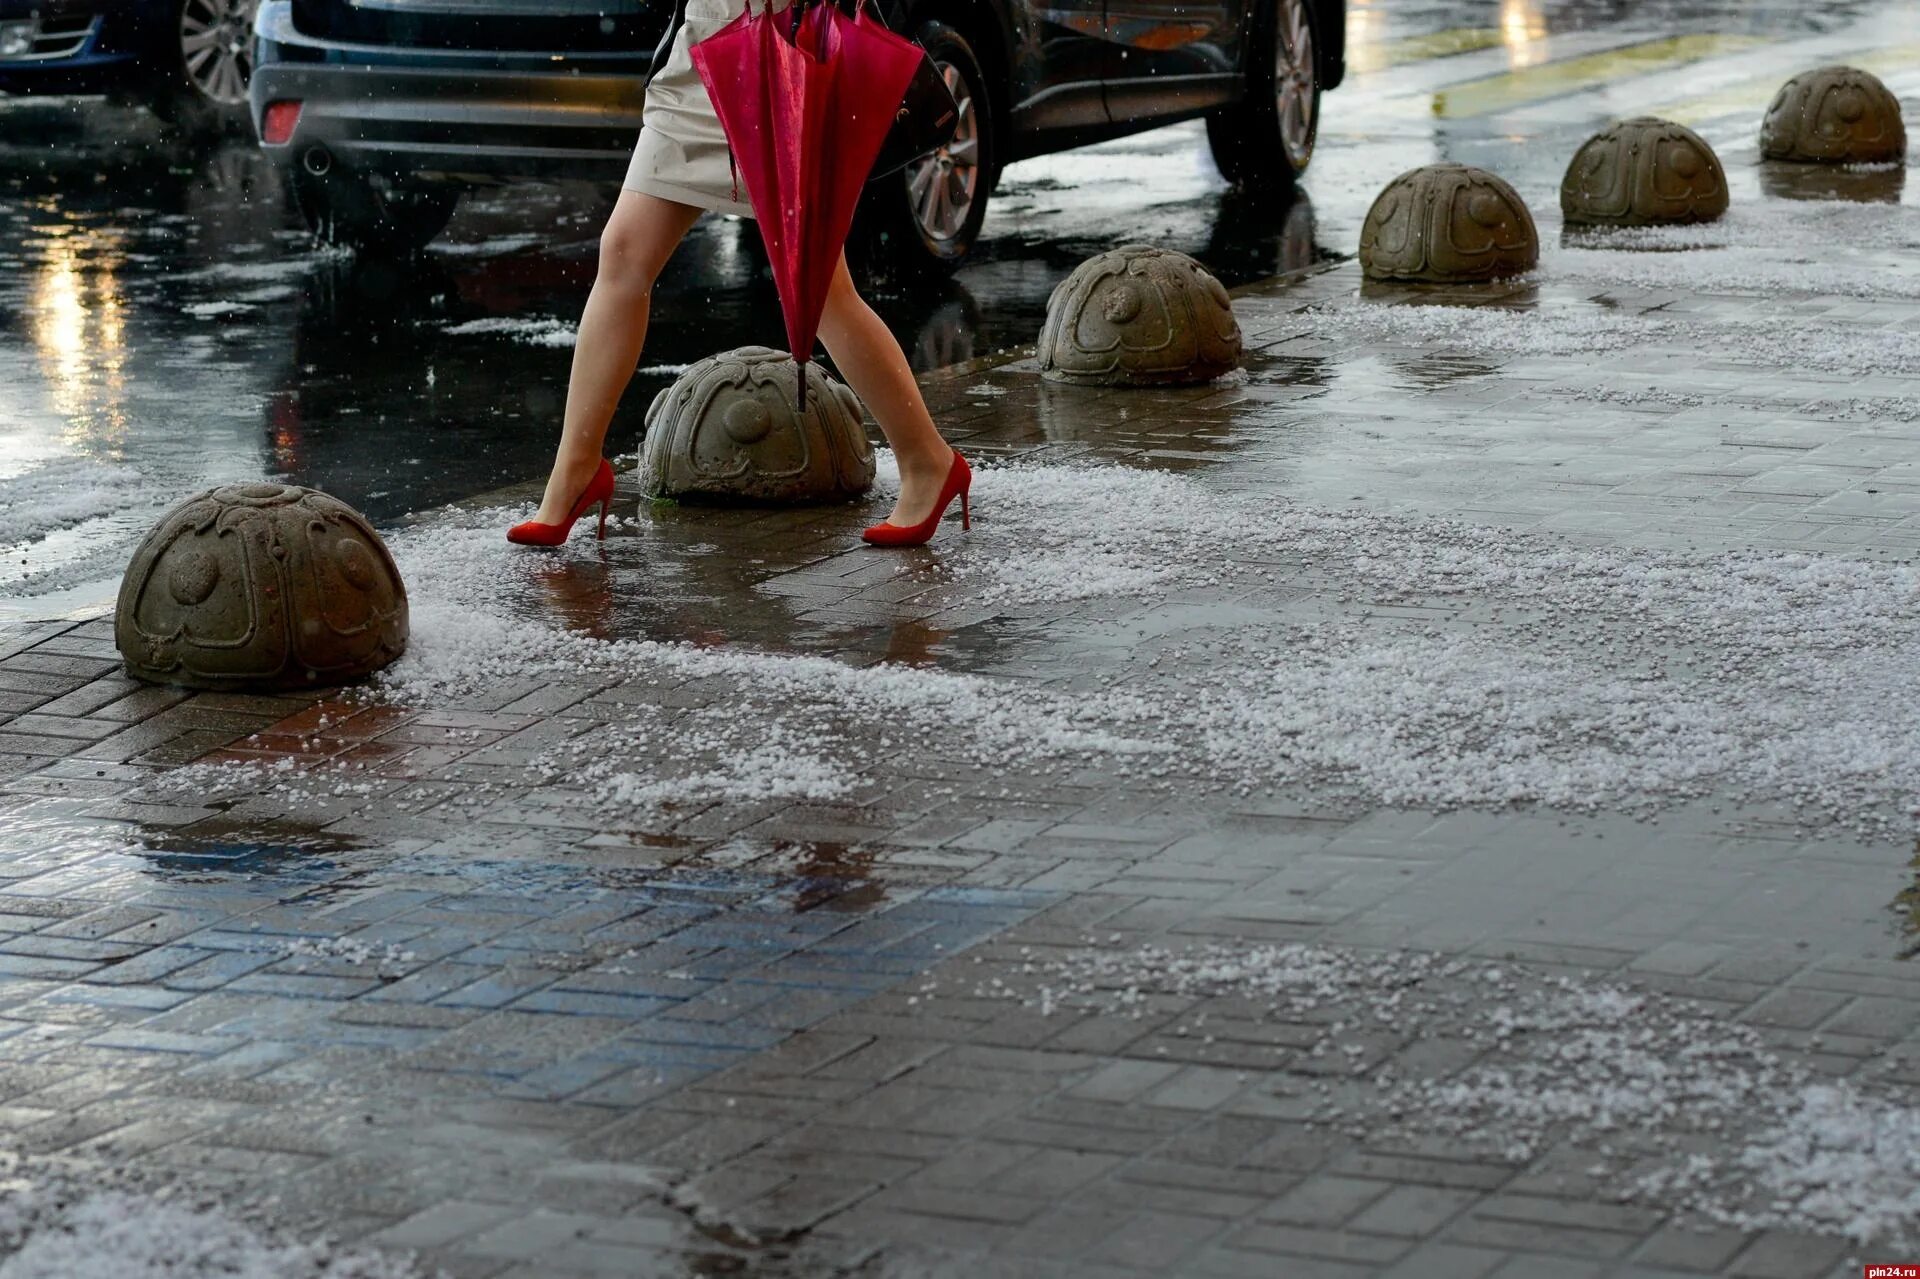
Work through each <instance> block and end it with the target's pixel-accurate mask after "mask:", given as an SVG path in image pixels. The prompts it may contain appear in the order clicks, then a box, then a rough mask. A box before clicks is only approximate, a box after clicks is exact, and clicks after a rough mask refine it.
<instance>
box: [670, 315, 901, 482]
mask: <svg viewBox="0 0 1920 1279" xmlns="http://www.w3.org/2000/svg"><path fill="white" fill-rule="evenodd" d="M795 367H796V365H795V364H794V362H793V359H792V357H790V356H789V355H788V354H787V353H786V352H785V351H773V350H769V349H768V348H766V347H764V346H744V347H741V348H740V349H738V350H735V351H727V352H724V353H722V354H720V355H710V356H708V357H707V358H706V359H704V360H701V361H700V362H699V363H698V364H695V365H694V366H693V367H691V368H689V369H688V370H687V371H686V372H685V373H683V374H681V375H680V377H679V379H678V380H676V381H675V382H674V384H673V385H672V386H670V387H668V388H667V389H666V390H664V391H662V392H660V394H658V395H656V396H655V397H654V399H653V404H652V405H651V406H650V407H649V408H648V409H647V431H646V438H645V439H644V440H643V441H642V443H641V445H640V467H639V472H638V474H639V477H640V490H641V491H642V492H643V493H646V494H647V495H648V496H649V497H714V498H741V499H746V500H750V501H760V502H819V501H828V500H832V499H836V498H849V497H857V496H858V495H859V494H861V493H864V492H866V491H867V490H868V489H869V488H871V487H872V485H873V473H874V470H873V446H872V445H871V444H870V443H868V441H867V432H866V427H865V426H864V425H863V423H862V419H861V413H860V401H859V399H858V398H856V397H855V395H854V393H853V392H852V391H850V390H848V389H847V388H846V387H845V386H842V385H841V384H840V383H839V382H836V381H834V380H833V378H831V377H829V376H828V375H827V373H826V372H825V371H824V370H823V369H821V368H820V366H819V365H817V364H808V365H807V366H806V368H807V406H806V409H805V411H804V412H796V411H795V408H794V400H795V398H796V397H795V394H794V392H795V390H796V389H797V388H796V387H795V384H794V369H795Z"/></svg>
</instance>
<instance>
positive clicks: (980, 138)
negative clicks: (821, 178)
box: [853, 19, 998, 279]
mask: <svg viewBox="0 0 1920 1279" xmlns="http://www.w3.org/2000/svg"><path fill="white" fill-rule="evenodd" d="M912 38H913V39H914V40H916V41H917V42H918V43H919V44H920V45H921V47H923V48H924V49H926V51H927V53H928V55H929V56H930V57H932V58H933V61H934V64H935V65H936V66H938V67H939V68H940V70H941V72H942V73H943V74H944V75H945V76H946V78H947V84H948V86H949V87H951V88H952V89H953V96H954V98H955V100H957V101H958V102H959V104H960V123H959V127H958V129H957V130H956V131H955V134H954V140H953V142H952V143H951V144H949V145H948V146H945V147H942V148H941V149H940V150H939V151H937V152H935V153H934V154H933V155H932V156H929V157H927V158H926V159H924V160H918V161H915V162H914V163H913V164H910V165H908V166H907V167H906V168H905V169H903V170H901V171H900V172H899V173H894V174H888V175H887V176H885V177H882V178H878V179H876V180H875V181H874V182H872V183H871V184H869V186H868V187H867V191H866V194H865V195H864V196H863V197H862V199H861V202H860V212H859V215H858V216H857V217H856V218H855V220H854V235H853V244H854V246H855V248H856V251H857V254H858V256H859V257H860V258H861V260H862V262H863V264H864V265H865V267H866V269H867V273H868V274H869V275H870V276H872V277H875V278H880V279H888V278H908V279H912V278H924V277H928V276H938V275H941V274H945V273H947V272H950V271H952V270H954V269H955V268H956V267H958V266H959V265H960V264H961V263H962V262H964V261H965V260H966V257H967V254H968V253H970V252H972V250H973V246H974V242H975V241H976V240H978V239H979V238H980V226H981V224H982V223H983V222H985V221H986V217H987V197H988V195H989V194H990V193H991V191H992V188H993V182H994V179H995V178H996V177H997V176H998V173H997V163H996V160H997V155H998V148H997V146H996V140H995V138H994V132H993V121H994V114H993V106H992V101H991V99H990V98H989V97H988V94H987V81H986V76H985V75H984V73H982V71H981V69H980V59H979V57H978V55H976V54H975V53H974V50H973V45H972V44H971V43H969V42H968V40H967V38H966V36H964V35H962V34H961V33H960V31H959V30H958V29H957V28H955V27H952V26H950V25H948V24H947V23H945V22H941V21H939V20H938V19H930V20H928V21H926V22H923V23H921V24H920V27H919V29H918V30H916V31H915V32H913V37H912Z"/></svg>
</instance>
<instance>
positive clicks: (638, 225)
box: [534, 191, 700, 524]
mask: <svg viewBox="0 0 1920 1279" xmlns="http://www.w3.org/2000/svg"><path fill="white" fill-rule="evenodd" d="M699 217H700V210H699V209H696V208H694V207H693V206H691V205H686V204H677V203H675V202H674V201H672V200H662V199H660V198H659V197H657V196H651V195H642V194H641V193H640V192H638V191H622V192H621V193H620V199H619V202H618V203H616V204H615V205H614V206H613V213H612V215H611V216H609V217H608V218H607V226H606V229H605V230H604V231H602V232H601V233H600V270H599V273H598V274H597V275H596V276H595V277H594V281H593V291H592V292H591V293H589V294H588V295H587V307H586V310H585V311H584V312H582V313H581V316H580V336H579V339H578V340H577V342H576V343H575V345H574V348H573V375H572V377H571V378H570V379H569V381H568V382H567V411H566V417H565V420H564V422H563V424H562V426H561V428H560V449H559V452H558V453H557V454H556V455H555V457H554V459H553V472H552V474H550V475H549V476H547V492H546V496H545V497H543V498H541V500H540V512H539V514H537V515H535V516H534V518H535V519H537V520H540V521H541V522H543V523H547V524H557V523H559V522H560V521H561V520H564V519H566V518H567V512H568V510H569V509H570V508H571V507H572V506H573V501H574V499H575V498H577V497H578V496H579V495H580V493H581V490H583V489H585V488H586V487H587V482H588V481H589V480H591V479H592V478H593V472H594V468H595V467H597V466H599V464H600V450H601V447H602V446H603V445H604V444H605V443H606V438H607V427H608V425H609V424H610V423H611V422H612V421H613V410H614V408H615V406H617V405H618V404H619V403H620V395H621V393H622V392H623V391H625V390H626V389H627V383H628V382H630V381H632V380H633V370H634V368H635V366H637V365H638V364H639V363H640V348H641V347H642V346H643V345H645V343H646V340H647V315H648V311H649V309H650V308H651V306H652V303H653V283H654V281H655V280H657V279H659V278H660V272H661V269H662V268H664V267H665V266H666V264H667V259H668V258H670V257H672V256H673V251H674V249H675V248H677V247H678V246H679V244H680V241H681V240H682V239H683V238H685V236H686V234H687V232H688V230H690V229H691V228H692V226H693V224H694V222H695V221H696V220H698V218H699Z"/></svg>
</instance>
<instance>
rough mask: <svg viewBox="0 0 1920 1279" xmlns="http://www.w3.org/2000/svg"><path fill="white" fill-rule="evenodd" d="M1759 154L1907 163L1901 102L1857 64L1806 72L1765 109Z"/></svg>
mask: <svg viewBox="0 0 1920 1279" xmlns="http://www.w3.org/2000/svg"><path fill="white" fill-rule="evenodd" d="M1760 154H1761V155H1762V156H1763V157H1764V158H1766V159H1768V160H1795V161H1799V162H1801V163H1807V164H1885V163H1887V162H1889V161H1892V162H1896V163H1905V161H1906V158H1907V129H1906V125H1905V124H1904V123H1902V121H1901V119H1900V100H1899V99H1898V98H1896V97H1894V96H1893V94H1891V93H1889V92H1888V91H1887V86H1886V85H1884V84H1882V83H1881V82H1880V79H1879V77H1877V76H1875V75H1872V74H1870V73H1868V72H1865V71H1860V70H1857V69H1855V68H1853V67H1821V68H1820V69H1819V70H1817V71H1806V72H1802V73H1801V74H1800V75H1797V76H1795V77H1793V79H1791V80H1789V81H1787V82H1786V83H1785V84H1784V85H1782V86H1781V87H1780V92H1779V93H1778V94H1776V95H1775V96H1774V99H1773V105H1772V106H1770V107H1768V108H1767V114H1766V118H1765V119H1763V120H1762V121H1761V122H1760Z"/></svg>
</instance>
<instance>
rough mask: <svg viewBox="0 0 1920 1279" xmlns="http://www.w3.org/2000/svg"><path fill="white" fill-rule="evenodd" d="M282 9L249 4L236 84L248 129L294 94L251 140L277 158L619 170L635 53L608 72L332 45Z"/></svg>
mask: <svg viewBox="0 0 1920 1279" xmlns="http://www.w3.org/2000/svg"><path fill="white" fill-rule="evenodd" d="M289 9H290V6H288V5H286V4H284V3H274V2H272V0H270V2H269V3H266V4H263V5H262V6H261V8H260V11H259V17H258V20H257V23H256V27H255V31H256V37H257V38H256V52H255V64H254V72H253V81H252V84H251V85H250V87H249V93H248V96H249V98H250V99H251V103H252V110H253V120H254V127H255V130H256V132H257V131H258V130H259V129H260V127H261V120H262V117H263V115H264V114H265V112H266V109H267V107H268V106H269V105H270V104H272V103H275V102H282V101H294V102H298V103H300V114H299V119H298V121H297V123H296V124H295V126H294V130H293V134H292V136H291V137H290V138H289V139H288V140H287V141H286V142H284V143H280V144H277V145H269V144H266V143H264V142H263V143H262V145H263V147H264V149H265V150H266V151H267V152H268V154H269V155H271V156H273V157H274V158H275V159H277V160H279V161H280V162H282V163H284V164H289V165H291V164H294V163H296V162H299V163H305V164H309V165H310V166H318V165H321V164H323V163H324V164H338V165H340V166H343V167H345V168H347V169H350V170H352V171H354V172H358V173H368V174H384V175H388V176H392V177H410V178H426V179H430V180H431V179H440V180H447V181H460V182H492V181H503V180H514V179H566V178H575V179H583V180H587V181H596V182H618V181H619V180H620V179H621V178H622V177H623V176H625V174H626V168H627V161H628V159H629V157H630V156H631V154H632V152H633V144H634V138H635V135H636V134H637V133H638V132H639V128H640V112H641V105H642V102H643V100H644V98H645V96H646V84H647V80H646V74H645V68H646V62H647V59H646V57H645V56H638V57H636V58H634V59H629V60H626V62H627V67H625V68H623V69H621V70H618V71H608V70H605V69H583V68H580V67H568V68H564V69H562V70H557V71H556V70H546V69H544V68H538V69H536V68H534V67H530V66H526V65H513V64H512V63H513V60H512V59H505V58H499V57H491V56H488V55H475V54H466V53H442V52H439V51H427V50H395V49H391V48H377V47H371V46H355V45H339V44H332V43H328V42H323V41H316V40H313V39H311V38H309V37H306V36H303V35H301V34H300V33H299V32H297V31H296V30H294V28H293V22H292V17H291V13H290V11H289ZM522 61H523V62H524V60H522Z"/></svg>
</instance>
